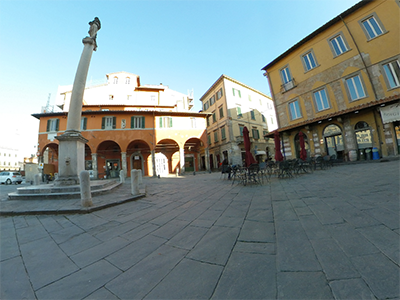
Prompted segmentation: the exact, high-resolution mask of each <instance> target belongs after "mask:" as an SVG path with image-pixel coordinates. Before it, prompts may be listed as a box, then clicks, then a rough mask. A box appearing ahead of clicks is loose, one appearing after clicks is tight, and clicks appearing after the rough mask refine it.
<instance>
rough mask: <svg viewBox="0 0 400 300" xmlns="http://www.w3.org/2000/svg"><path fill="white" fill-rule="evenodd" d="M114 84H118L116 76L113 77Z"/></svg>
mask: <svg viewBox="0 0 400 300" xmlns="http://www.w3.org/2000/svg"><path fill="white" fill-rule="evenodd" d="M114 84H118V77H117V76H115V77H114Z"/></svg>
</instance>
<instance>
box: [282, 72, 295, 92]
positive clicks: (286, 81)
mask: <svg viewBox="0 0 400 300" xmlns="http://www.w3.org/2000/svg"><path fill="white" fill-rule="evenodd" d="M280 73H281V80H282V83H283V84H282V87H283V90H284V91H288V90H290V89H292V88H294V80H293V78H292V75H291V74H290V70H289V67H284V68H283V69H281V70H280Z"/></svg>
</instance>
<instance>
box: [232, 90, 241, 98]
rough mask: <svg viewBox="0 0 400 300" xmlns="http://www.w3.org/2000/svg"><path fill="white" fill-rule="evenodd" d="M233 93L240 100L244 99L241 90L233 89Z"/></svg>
mask: <svg viewBox="0 0 400 300" xmlns="http://www.w3.org/2000/svg"><path fill="white" fill-rule="evenodd" d="M232 93H233V96H238V97H239V98H242V95H241V93H240V90H238V89H235V88H232Z"/></svg>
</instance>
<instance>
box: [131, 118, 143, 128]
mask: <svg viewBox="0 0 400 300" xmlns="http://www.w3.org/2000/svg"><path fill="white" fill-rule="evenodd" d="M144 120H145V119H144V117H143V116H132V117H131V128H133V129H136V128H145V126H144V124H145V123H144Z"/></svg>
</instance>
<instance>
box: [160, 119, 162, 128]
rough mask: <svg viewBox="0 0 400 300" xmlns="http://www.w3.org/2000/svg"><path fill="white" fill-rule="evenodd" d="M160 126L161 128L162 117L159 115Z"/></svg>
mask: <svg viewBox="0 0 400 300" xmlns="http://www.w3.org/2000/svg"><path fill="white" fill-rule="evenodd" d="M160 128H162V117H160Z"/></svg>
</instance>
